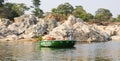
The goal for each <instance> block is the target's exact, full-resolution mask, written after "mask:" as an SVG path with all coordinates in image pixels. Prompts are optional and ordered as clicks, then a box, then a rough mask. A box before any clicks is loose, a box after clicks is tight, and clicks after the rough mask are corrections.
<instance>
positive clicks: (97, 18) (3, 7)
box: [0, 0, 120, 22]
mask: <svg viewBox="0 0 120 61" xmlns="http://www.w3.org/2000/svg"><path fill="white" fill-rule="evenodd" d="M40 2H41V1H40V0H32V3H33V6H31V8H33V11H32V13H33V14H34V15H35V16H37V17H39V18H41V17H43V14H44V12H43V10H42V9H40V5H41V4H40ZM26 10H29V8H28V7H27V6H26V5H25V4H23V3H20V4H16V3H5V0H0V13H1V14H0V18H8V19H13V18H14V17H17V16H20V15H23V14H24V13H25V11H26ZM51 13H52V14H53V15H55V17H57V19H58V20H60V21H62V20H65V19H66V18H67V17H68V16H69V15H70V14H72V15H74V16H75V17H77V18H81V19H83V20H84V21H88V22H91V21H92V22H103V21H106V22H116V21H117V22H118V21H119V22H120V15H118V17H117V18H113V17H112V13H111V12H110V11H109V10H108V9H105V8H99V9H98V10H97V11H96V12H95V15H92V14H91V13H88V12H87V11H86V10H85V9H84V8H83V7H82V6H80V5H79V6H76V7H75V8H74V7H73V6H72V5H71V4H69V3H68V2H66V3H64V4H60V5H58V6H57V8H53V9H52V10H51Z"/></svg>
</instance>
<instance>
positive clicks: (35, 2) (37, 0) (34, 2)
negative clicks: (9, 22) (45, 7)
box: [33, 0, 41, 7]
mask: <svg viewBox="0 0 120 61" xmlns="http://www.w3.org/2000/svg"><path fill="white" fill-rule="evenodd" d="M40 2H41V1H40V0H33V5H34V7H39V6H40Z"/></svg>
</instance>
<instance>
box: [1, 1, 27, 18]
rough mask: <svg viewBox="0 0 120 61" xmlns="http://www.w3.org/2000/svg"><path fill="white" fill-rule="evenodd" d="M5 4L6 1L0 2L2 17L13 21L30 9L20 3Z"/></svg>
mask: <svg viewBox="0 0 120 61" xmlns="http://www.w3.org/2000/svg"><path fill="white" fill-rule="evenodd" d="M3 3H4V0H0V13H1V14H0V17H2V18H8V19H13V18H14V17H17V16H20V15H23V14H24V12H25V11H26V10H28V9H29V8H28V7H27V6H25V4H23V3H20V4H16V3H5V4H3Z"/></svg>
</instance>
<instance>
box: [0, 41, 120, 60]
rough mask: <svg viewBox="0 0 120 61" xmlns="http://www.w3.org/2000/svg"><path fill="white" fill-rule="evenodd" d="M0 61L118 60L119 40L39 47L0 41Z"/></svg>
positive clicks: (119, 58)
mask: <svg viewBox="0 0 120 61" xmlns="http://www.w3.org/2000/svg"><path fill="white" fill-rule="evenodd" d="M0 61H120V42H116V41H109V42H100V43H90V44H88V43H77V44H76V45H75V47H74V48H66V49H65V48H61V49H54V48H40V47H38V45H37V43H33V42H15V43H12V42H8V43H6V42H0Z"/></svg>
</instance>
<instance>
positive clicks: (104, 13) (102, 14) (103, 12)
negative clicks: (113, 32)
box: [95, 8, 112, 21]
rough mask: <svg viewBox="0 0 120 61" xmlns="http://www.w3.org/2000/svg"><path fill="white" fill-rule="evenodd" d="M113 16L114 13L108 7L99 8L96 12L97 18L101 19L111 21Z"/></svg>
mask: <svg viewBox="0 0 120 61" xmlns="http://www.w3.org/2000/svg"><path fill="white" fill-rule="evenodd" d="M111 17H112V13H111V12H110V11H109V10H108V9H104V8H99V9H98V10H97V11H96V12H95V18H96V19H98V20H100V21H109V19H110V18H111Z"/></svg>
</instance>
